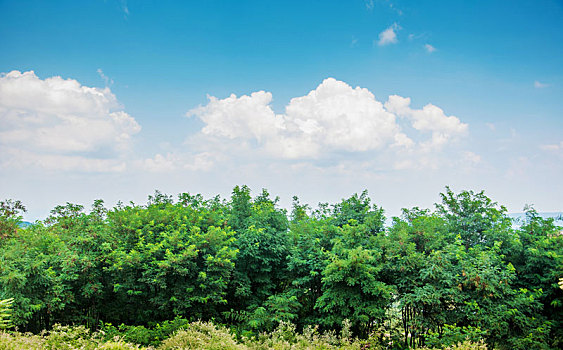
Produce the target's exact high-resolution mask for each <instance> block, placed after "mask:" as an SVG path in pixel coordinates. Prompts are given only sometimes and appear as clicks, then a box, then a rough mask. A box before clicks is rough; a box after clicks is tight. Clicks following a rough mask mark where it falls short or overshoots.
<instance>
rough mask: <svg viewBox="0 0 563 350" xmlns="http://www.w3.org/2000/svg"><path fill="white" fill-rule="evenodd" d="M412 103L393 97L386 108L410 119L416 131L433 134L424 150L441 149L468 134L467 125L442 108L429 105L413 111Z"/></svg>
mask: <svg viewBox="0 0 563 350" xmlns="http://www.w3.org/2000/svg"><path fill="white" fill-rule="evenodd" d="M410 103H411V99H410V98H408V97H406V98H405V97H401V96H397V95H392V96H389V99H388V100H387V102H385V108H386V109H387V110H388V111H389V112H391V113H395V114H397V115H399V116H405V117H409V118H410V119H411V121H412V126H413V128H415V129H416V130H419V131H423V132H425V131H429V132H432V139H431V140H430V141H428V142H425V143H423V144H422V145H421V146H422V148H423V149H425V150H427V151H431V150H434V149H439V148H441V147H442V146H443V145H444V144H446V143H447V142H448V141H449V140H451V139H454V138H456V137H458V136H462V135H464V134H465V133H466V132H467V129H468V125H467V124H465V123H462V122H461V121H460V120H459V118H457V117H455V116H446V115H445V114H444V111H443V110H442V109H441V108H439V107H437V106H434V105H433V104H430V103H429V104H427V105H426V106H424V107H423V108H422V109H412V108H410Z"/></svg>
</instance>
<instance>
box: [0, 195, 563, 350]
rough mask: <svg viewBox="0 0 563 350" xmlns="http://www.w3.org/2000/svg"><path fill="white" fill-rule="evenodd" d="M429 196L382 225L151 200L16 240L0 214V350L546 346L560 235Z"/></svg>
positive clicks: (344, 208)
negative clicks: (427, 205) (431, 201)
mask: <svg viewBox="0 0 563 350" xmlns="http://www.w3.org/2000/svg"><path fill="white" fill-rule="evenodd" d="M441 196H442V200H441V202H440V203H438V204H436V207H435V209H434V210H430V209H420V208H411V209H404V210H403V213H402V215H401V216H400V217H395V218H393V220H392V224H391V225H389V226H388V227H386V226H385V225H384V223H385V216H384V211H383V209H382V208H380V207H378V206H377V205H374V204H372V203H371V199H370V198H369V197H368V194H367V192H363V193H362V194H360V195H358V194H355V195H353V196H351V197H350V198H347V199H344V200H342V201H341V202H339V203H336V204H333V205H330V204H327V203H321V204H319V205H318V207H317V208H315V209H313V208H311V207H310V206H308V205H304V204H301V203H300V202H299V199H298V198H297V197H294V201H293V207H292V210H291V212H289V213H288V212H286V210H284V209H282V208H280V207H279V206H278V200H277V198H274V199H273V198H271V196H270V194H269V193H268V192H267V191H266V190H263V191H262V192H261V193H260V194H259V195H257V196H255V197H254V198H253V197H252V196H251V191H250V189H249V188H248V187H246V186H242V187H238V186H237V187H235V189H234V190H233V193H232V196H231V198H229V199H221V198H220V197H215V198H211V199H205V198H203V197H202V196H201V195H192V194H188V193H183V194H180V195H179V196H178V198H177V199H174V198H173V197H171V196H169V195H165V194H162V193H160V192H158V191H157V192H155V194H154V195H151V196H149V198H148V202H147V203H146V204H145V205H138V204H135V203H130V204H128V205H124V204H122V203H119V204H118V205H117V206H115V207H114V208H111V209H107V208H106V207H104V203H103V201H101V200H97V201H95V202H94V203H93V205H92V208H91V209H90V210H88V211H87V210H85V209H84V208H83V207H82V206H80V205H76V204H71V203H67V204H65V205H61V206H57V207H55V208H54V209H53V210H52V212H51V215H50V216H49V217H48V218H47V219H46V220H44V221H43V222H36V223H34V224H33V225H31V226H27V227H25V228H21V227H19V226H18V223H19V222H21V214H22V212H23V211H25V207H24V206H23V205H22V203H21V202H19V201H12V200H6V201H3V202H0V204H1V205H0V299H1V300H2V301H1V302H0V325H1V326H2V327H4V328H9V329H11V330H9V331H8V332H6V331H3V333H0V349H4V348H6V349H20V348H26V349H33V348H53V349H55V348H57V349H64V348H68V349H74V348H81V349H98V348H100V349H102V348H103V349H134V348H142V347H144V348H155V349H156V348H160V349H183V348H186V349H188V348H202V347H203V348H211V349H213V348H216V349H246V348H248V349H290V348H291V349H313V348H315V349H316V348H323V349H368V348H369V349H379V348H381V349H386V348H387V349H403V348H415V347H420V348H452V349H454V348H456V349H483V348H487V347H488V348H491V349H492V348H498V349H526V348H533V349H551V348H558V347H561V346H562V344H563V319H562V318H563V312H562V311H563V310H562V308H563V289H562V288H561V286H562V282H561V281H563V280H562V278H563V235H562V234H561V228H560V227H557V226H555V225H554V221H553V219H544V218H542V217H540V216H539V215H538V213H537V212H536V211H535V210H534V209H533V208H531V207H527V208H526V209H525V210H526V213H527V214H526V220H525V222H523V223H522V225H521V226H520V227H517V228H515V227H514V225H513V222H512V221H511V219H510V218H509V217H508V216H507V212H506V209H505V208H504V207H503V206H501V205H498V204H497V203H495V202H494V201H492V200H491V199H490V198H488V197H487V196H485V194H484V193H483V192H479V193H475V192H473V191H462V192H460V193H454V192H453V191H451V190H450V189H449V188H446V191H445V193H443V194H442V195H441ZM15 329H17V330H18V332H16V331H15ZM20 332H32V333H29V334H27V333H26V334H24V333H20ZM33 334H34V335H33Z"/></svg>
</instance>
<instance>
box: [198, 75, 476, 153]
mask: <svg viewBox="0 0 563 350" xmlns="http://www.w3.org/2000/svg"><path fill="white" fill-rule="evenodd" d="M271 102H272V94H271V93H269V92H265V91H259V92H254V93H252V94H250V95H244V96H241V97H237V96H235V95H231V96H229V97H227V98H225V99H219V98H216V97H213V96H210V97H209V103H208V104H207V105H205V106H200V107H198V108H195V109H192V110H191V111H189V112H188V113H187V115H188V116H196V117H198V118H199V119H200V120H202V121H203V122H204V124H205V125H204V127H203V128H202V130H201V133H200V134H199V135H197V136H195V137H192V139H191V144H192V146H196V148H197V147H200V148H201V149H203V150H210V149H212V150H215V151H216V152H218V153H231V154H236V156H237V157H240V156H241V154H247V155H248V154H255V155H258V154H262V155H264V154H265V155H268V156H269V157H277V158H285V159H329V158H330V157H329V156H334V155H336V154H338V153H341V152H348V153H355V154H363V153H366V152H373V151H376V152H378V153H380V154H381V153H384V152H388V151H390V152H391V151H392V152H393V153H395V154H398V153H397V152H399V153H402V154H410V155H411V156H412V154H413V153H412V152H413V150H412V149H413V147H414V146H415V145H416V143H415V142H414V141H413V139H412V138H411V137H410V136H409V135H407V134H406V133H405V132H403V131H402V128H401V126H400V124H399V121H398V120H397V118H396V115H398V116H404V117H407V118H406V120H407V121H408V122H409V124H411V126H412V128H413V129H414V131H415V135H413V136H415V137H417V138H418V139H420V138H421V136H422V141H421V142H420V143H419V144H418V147H416V149H417V151H416V152H423V153H430V152H433V151H439V150H440V149H441V148H442V146H444V145H445V144H446V143H448V142H449V141H451V140H455V139H457V138H458V137H460V136H462V135H464V134H465V133H466V132H467V129H468V126H467V124H465V123H461V121H460V120H459V119H458V118H457V117H454V116H446V115H445V114H444V112H443V111H442V110H441V109H440V108H438V107H436V106H434V105H432V104H428V105H426V106H424V107H423V108H422V109H411V108H410V99H409V98H403V97H400V96H390V97H389V101H387V103H385V106H384V105H383V104H382V103H381V102H379V101H377V100H376V99H375V97H374V95H373V94H372V93H371V92H370V91H369V90H367V89H365V88H360V87H356V88H352V87H351V86H350V85H348V84H346V83H344V82H342V81H338V80H335V79H333V78H328V79H325V80H324V81H323V82H322V83H321V84H320V85H319V86H318V87H317V88H316V89H314V90H312V91H311V92H309V93H308V94H307V95H305V96H302V97H296V98H293V99H291V101H290V102H289V104H288V105H287V106H286V108H285V113H283V114H276V113H274V111H273V110H272V108H271ZM416 131H420V132H416ZM427 133H431V137H430V139H428V138H426V139H424V134H427ZM408 150H411V151H408ZM252 151H255V152H254V153H253V152H252ZM407 151H408V152H407ZM256 152H258V153H256ZM405 152H406V153H405ZM409 152H410V153H409ZM432 162H434V161H432ZM418 163H420V162H418ZM427 163H428V164H429V163H431V162H430V161H428V162H427Z"/></svg>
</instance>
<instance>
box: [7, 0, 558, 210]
mask: <svg viewBox="0 0 563 350" xmlns="http://www.w3.org/2000/svg"><path fill="white" fill-rule="evenodd" d="M0 47H1V48H2V49H1V54H0V72H1V73H2V76H1V79H2V80H1V83H0V153H1V155H0V189H1V191H0V192H1V194H2V195H3V197H5V198H17V199H21V200H22V201H23V202H24V203H25V204H27V206H28V209H29V212H28V214H27V218H29V219H41V218H44V217H45V216H46V215H47V213H48V211H49V210H50V209H51V208H52V207H53V206H54V205H56V204H61V203H64V202H66V201H71V202H78V203H82V204H84V205H86V206H89V205H90V203H91V202H92V201H93V200H94V199H95V198H103V199H106V200H107V202H108V204H109V205H112V204H113V203H114V202H115V201H116V200H119V199H121V200H124V201H128V200H134V201H136V202H143V201H144V199H145V198H146V196H147V195H148V194H150V193H151V192H152V191H153V190H154V189H157V188H158V189H161V190H163V191H166V192H169V193H173V194H176V193H180V192H196V193H203V194H205V195H213V194H217V193H219V194H222V195H228V194H229V192H230V190H231V189H232V187H233V186H234V185H236V184H243V183H244V184H248V185H250V186H251V187H252V188H253V189H254V190H255V191H259V190H260V188H262V187H266V188H268V189H269V190H270V191H271V192H272V193H273V194H275V195H279V196H280V197H281V199H282V204H284V205H287V204H288V203H289V202H290V198H291V196H292V195H294V194H297V195H299V196H301V197H302V201H304V202H309V203H311V204H313V205H314V204H316V203H317V202H319V201H336V200H339V199H340V198H342V197H346V196H348V195H350V194H352V193H354V192H360V191H362V190H363V189H368V190H369V191H370V194H371V196H372V197H373V198H374V200H375V202H376V203H379V204H381V205H383V206H384V208H385V209H386V210H387V212H388V213H389V214H390V215H396V214H398V213H399V209H400V208H401V207H410V206H414V205H419V206H426V207H427V206H430V205H432V203H433V202H435V201H437V200H438V199H439V197H438V193H439V192H440V191H442V190H443V189H444V186H446V185H450V186H452V187H453V188H454V189H455V190H460V189H473V190H476V191H478V190H481V189H484V190H486V193H487V194H489V195H490V196H491V197H492V198H493V199H494V200H497V201H498V202H500V203H502V204H504V205H506V206H507V207H508V208H509V210H511V211H520V210H521V208H522V207H523V205H524V204H526V203H532V204H534V205H535V206H536V207H537V208H538V209H539V210H540V211H561V210H562V209H563V207H562V206H563V201H562V200H561V198H563V185H562V181H561V178H562V175H563V165H562V164H563V3H562V2H561V1H534V2H531V1H472V2H466V1H447V2H444V1H417V2H413V1H409V2H407V1H393V0H389V1H386V0H380V1H377V0H374V1H328V2H327V1H236V2H235V1H188V2H181V1H131V0H130V1H125V0H121V1H117V0H106V1H103V0H91V1H56V2H48V1H7V0H3V1H0ZM30 71H33V72H34V73H28V74H27V75H26V74H25V72H30ZM57 77H58V78H57ZM327 78H333V79H328V80H326V79H327ZM69 82H72V83H69ZM356 87H359V89H356ZM260 91H263V92H264V93H263V94H260V93H257V92H260ZM252 93H257V94H255V95H251V94H252ZM231 94H234V95H235V96H236V97H233V98H230V96H231ZM394 95H397V96H400V97H401V98H396V99H394V100H393V99H390V98H389V96H394ZM208 96H209V97H208ZM242 96H247V97H248V98H243V97H242ZM307 96H308V97H307ZM306 97H307V98H306ZM293 98H301V99H296V100H292V99H293ZM403 98H410V102H409V103H407V102H406V100H404V99H403ZM427 105H430V106H431V107H432V108H426V109H425V106H427ZM198 107H199V109H197V108H198ZM436 108H437V109H436ZM187 114H189V115H190V116H187ZM401 135H402V136H401ZM401 140H402V141H401Z"/></svg>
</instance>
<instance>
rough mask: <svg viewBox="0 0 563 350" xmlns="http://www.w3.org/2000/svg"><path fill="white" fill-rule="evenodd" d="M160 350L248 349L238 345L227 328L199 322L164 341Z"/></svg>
mask: <svg viewBox="0 0 563 350" xmlns="http://www.w3.org/2000/svg"><path fill="white" fill-rule="evenodd" d="M158 349H161V350H165V349H209V350H214V349H216V350H230V349H232V350H236V349H241V350H242V349H248V348H247V347H246V346H245V345H242V344H238V343H237V341H236V340H235V338H234V336H233V335H232V334H231V333H230V332H229V331H228V330H227V329H226V328H224V327H216V326H215V325H214V324H213V323H211V322H201V321H198V322H193V323H191V324H190V325H189V326H188V327H187V328H186V329H181V330H179V331H177V332H176V333H175V334H174V335H173V336H171V337H170V338H168V339H166V340H164V341H163V342H162V345H161V346H160V347H159V348H158Z"/></svg>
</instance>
